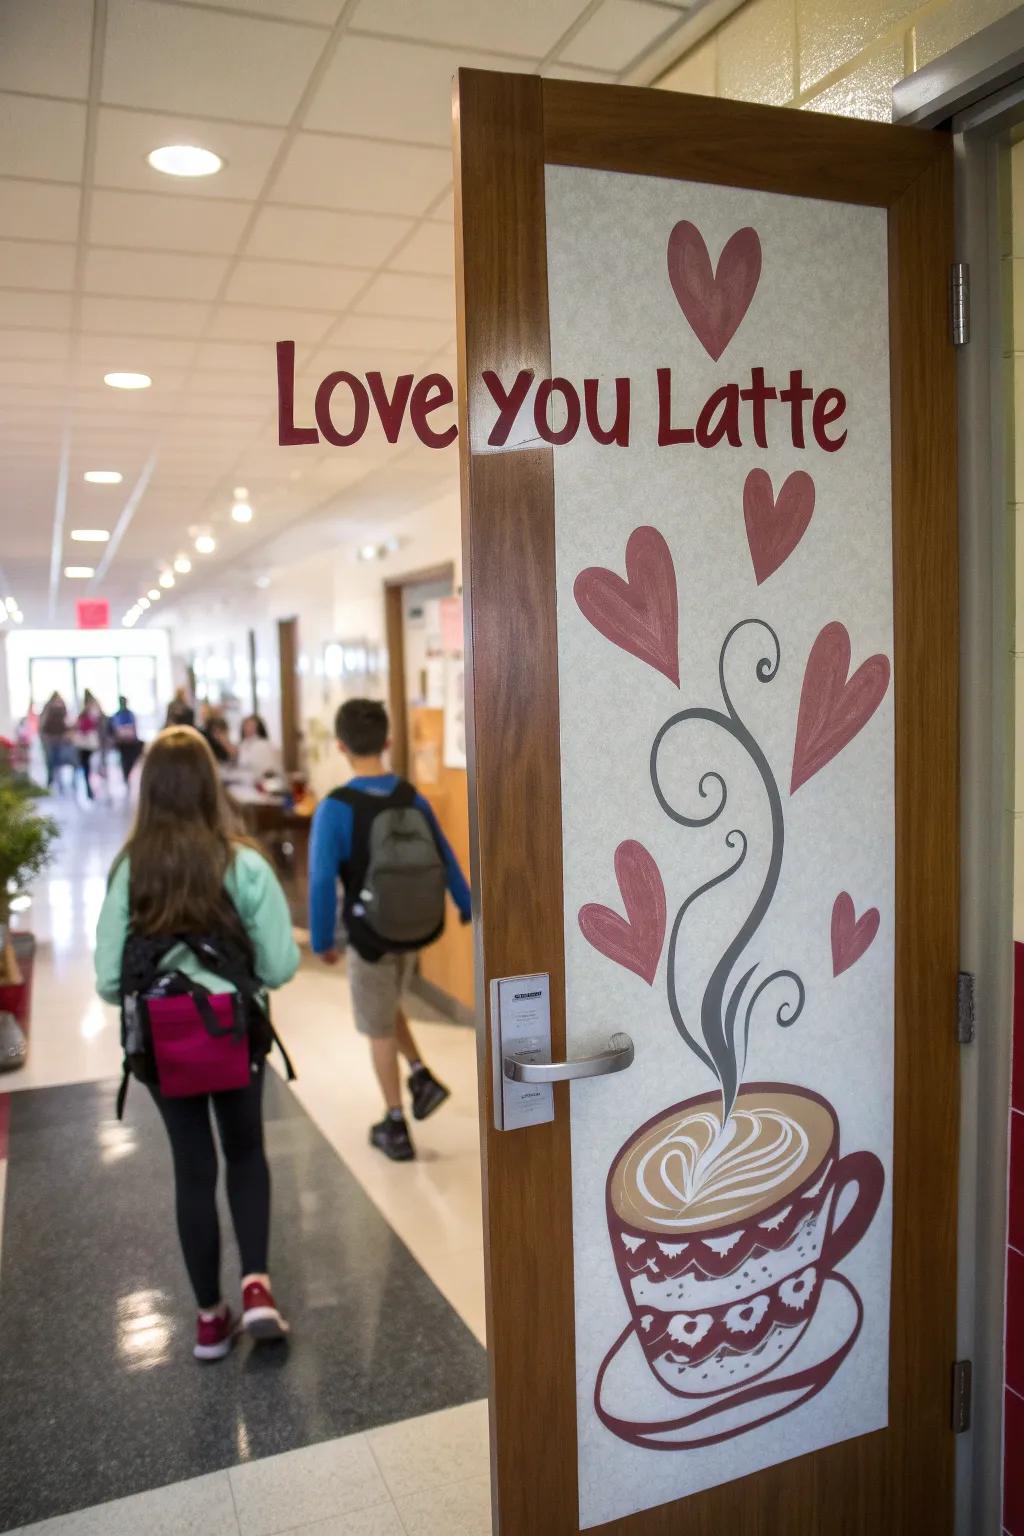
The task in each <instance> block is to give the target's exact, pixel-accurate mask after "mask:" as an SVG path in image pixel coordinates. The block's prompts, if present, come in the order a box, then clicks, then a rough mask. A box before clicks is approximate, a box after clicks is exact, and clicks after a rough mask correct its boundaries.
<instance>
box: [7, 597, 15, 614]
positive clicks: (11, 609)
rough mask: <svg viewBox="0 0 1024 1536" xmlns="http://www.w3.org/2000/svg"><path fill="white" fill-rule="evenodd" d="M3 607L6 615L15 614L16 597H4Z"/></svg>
mask: <svg viewBox="0 0 1024 1536" xmlns="http://www.w3.org/2000/svg"><path fill="white" fill-rule="evenodd" d="M4 607H5V608H6V609H7V612H8V613H17V611H18V599H17V598H16V597H5V598H4Z"/></svg>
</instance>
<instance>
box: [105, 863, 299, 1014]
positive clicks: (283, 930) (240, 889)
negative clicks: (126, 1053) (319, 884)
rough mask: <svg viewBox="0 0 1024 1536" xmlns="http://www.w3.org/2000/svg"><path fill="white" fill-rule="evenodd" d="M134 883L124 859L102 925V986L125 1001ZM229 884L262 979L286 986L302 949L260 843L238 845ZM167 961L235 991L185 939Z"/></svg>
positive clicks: (111, 998)
mask: <svg viewBox="0 0 1024 1536" xmlns="http://www.w3.org/2000/svg"><path fill="white" fill-rule="evenodd" d="M128 885H129V871H128V860H127V859H124V860H122V862H121V863H120V864H119V865H118V867H117V869H116V870H115V872H114V874H113V877H112V878H111V881H110V884H109V885H108V887H107V894H106V898H105V900H104V902H103V907H102V909H101V911H100V920H99V924H98V925H97V928H96V990H97V992H98V993H99V995H100V997H102V998H103V1000H104V1002H107V1003H119V1002H120V1001H121V955H122V952H123V950H124V941H125V939H126V938H127V936H128ZM224 889H225V890H226V891H227V893H228V895H229V896H230V897H231V900H232V901H233V902H234V904H235V908H236V910H237V912H238V915H239V917H240V918H241V919H242V922H243V924H244V925H245V931H246V933H247V934H248V935H249V938H250V939H251V941H252V946H253V949H254V951H255V953H256V974H257V976H258V977H259V979H260V981H261V982H262V983H263V985H264V986H265V987H283V986H284V984H285V982H286V981H291V979H292V977H293V976H294V975H295V972H296V971H297V970H298V966H299V950H298V946H297V945H296V943H295V940H294V938H293V937H292V920H291V916H290V914H289V912H288V903H287V902H286V901H285V899H284V892H283V891H282V889H281V886H280V882H279V881H278V878H277V876H276V875H275V874H274V871H273V870H272V869H271V867H270V865H269V864H268V863H267V861H266V859H265V858H264V857H263V855H262V854H261V853H257V852H256V850H255V849H254V848H245V847H241V848H238V849H237V850H236V852H235V856H234V858H233V859H232V861H231V863H230V865H229V866H228V871H227V874H226V875H225V877H224ZM167 966H168V969H169V970H181V971H184V972H185V974H186V976H192V977H194V978H195V979H196V980H197V981H201V982H202V983H203V985H204V986H206V987H209V989H210V991H211V992H232V991H234V988H233V987H232V986H231V984H230V983H229V982H227V981H225V980H224V978H223V977H222V976H217V975H215V974H214V973H213V972H211V971H207V970H204V969H203V967H202V966H201V965H200V964H199V962H198V960H197V959H196V958H195V956H194V955H193V954H192V951H191V950H189V949H186V948H185V947H184V945H181V944H179V945H177V946H176V947H175V948H174V949H173V950H171V951H169V953H168V955H167Z"/></svg>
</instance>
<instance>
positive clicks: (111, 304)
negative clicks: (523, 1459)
mask: <svg viewBox="0 0 1024 1536" xmlns="http://www.w3.org/2000/svg"><path fill="white" fill-rule="evenodd" d="M208 314H209V306H208V305H206V304H185V303H180V302H174V301H171V302H167V303H163V302H154V300H152V299H101V298H94V297H91V296H88V297H86V298H84V299H83V300H82V329H83V330H84V331H105V332H108V333H114V334H124V335H127V336H136V335H140V334H141V335H144V336H147V335H148V336H199V335H200V334H201V333H202V330H203V326H204V324H205V322H206V317H207V315H208Z"/></svg>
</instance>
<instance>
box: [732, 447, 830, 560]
mask: <svg viewBox="0 0 1024 1536" xmlns="http://www.w3.org/2000/svg"><path fill="white" fill-rule="evenodd" d="M813 511H814V481H813V480H812V479H811V477H810V475H809V474H808V473H807V471H806V470H805V469H795V470H794V471H793V473H792V474H791V475H787V477H786V479H785V480H784V481H783V482H782V489H781V490H780V491H779V494H778V495H777V496H776V495H775V492H774V490H773V488H772V478H771V475H769V473H768V471H767V470H766V469H752V470H751V471H750V474H749V475H748V476H747V478H746V481H745V482H744V485H743V521H744V522H745V523H746V525H747V543H748V545H749V546H750V558H751V560H753V562H754V575H755V576H756V577H757V584H758V586H760V585H761V583H762V581H767V580H768V577H769V576H771V575H772V573H773V572H774V571H777V570H778V568H779V566H780V565H782V564H783V563H784V562H785V561H786V560H788V559H789V557H790V555H791V554H792V553H793V551H794V549H796V546H797V545H798V544H799V543H800V540H801V539H802V538H803V536H804V534H805V533H806V532H807V525H808V523H809V522H810V521H811V514H812V513H813Z"/></svg>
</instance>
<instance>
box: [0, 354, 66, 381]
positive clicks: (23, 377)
mask: <svg viewBox="0 0 1024 1536" xmlns="http://www.w3.org/2000/svg"><path fill="white" fill-rule="evenodd" d="M0 379H2V380H3V382H4V383H5V384H17V385H19V386H21V387H24V386H25V385H27V384H42V385H47V386H52V385H54V384H59V385H62V384H64V383H65V382H66V380H67V363H66V362H65V361H64V360H63V359H61V358H56V357H53V358H47V357H3V356H0Z"/></svg>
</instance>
